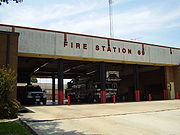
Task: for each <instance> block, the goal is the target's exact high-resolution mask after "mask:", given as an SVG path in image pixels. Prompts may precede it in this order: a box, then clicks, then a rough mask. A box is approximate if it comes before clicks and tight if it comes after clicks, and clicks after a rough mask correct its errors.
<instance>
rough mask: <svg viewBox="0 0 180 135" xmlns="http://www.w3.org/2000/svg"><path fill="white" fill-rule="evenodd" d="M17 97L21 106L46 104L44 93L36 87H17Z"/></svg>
mask: <svg viewBox="0 0 180 135" xmlns="http://www.w3.org/2000/svg"><path fill="white" fill-rule="evenodd" d="M17 97H18V100H19V101H20V102H21V104H36V103H37V104H40V103H43V104H44V105H45V104H46V93H45V91H42V89H41V87H40V86H38V85H26V86H18V87H17Z"/></svg>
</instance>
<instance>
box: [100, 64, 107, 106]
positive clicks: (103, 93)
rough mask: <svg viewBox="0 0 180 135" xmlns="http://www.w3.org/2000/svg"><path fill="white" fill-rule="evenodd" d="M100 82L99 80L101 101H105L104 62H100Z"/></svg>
mask: <svg viewBox="0 0 180 135" xmlns="http://www.w3.org/2000/svg"><path fill="white" fill-rule="evenodd" d="M100 82H101V103H106V70H105V63H104V62H102V63H100Z"/></svg>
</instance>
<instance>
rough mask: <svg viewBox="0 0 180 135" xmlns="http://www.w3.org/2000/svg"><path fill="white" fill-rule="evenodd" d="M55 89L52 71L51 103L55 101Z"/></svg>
mask: <svg viewBox="0 0 180 135" xmlns="http://www.w3.org/2000/svg"><path fill="white" fill-rule="evenodd" d="M55 91H56V89H55V74H54V72H53V75H52V102H53V104H54V103H55V101H56V93H55Z"/></svg>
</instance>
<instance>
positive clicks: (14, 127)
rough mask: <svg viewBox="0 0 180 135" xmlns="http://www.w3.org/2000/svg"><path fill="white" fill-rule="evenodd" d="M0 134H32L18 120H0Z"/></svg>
mask: <svg viewBox="0 0 180 135" xmlns="http://www.w3.org/2000/svg"><path fill="white" fill-rule="evenodd" d="M0 135H32V134H31V132H30V131H29V130H27V129H26V128H25V127H23V126H22V125H21V123H20V122H19V121H10V122H0Z"/></svg>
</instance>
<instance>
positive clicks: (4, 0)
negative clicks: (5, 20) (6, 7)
mask: <svg viewBox="0 0 180 135" xmlns="http://www.w3.org/2000/svg"><path fill="white" fill-rule="evenodd" d="M9 1H14V2H16V3H19V2H22V1H23V0H0V5H1V4H2V3H6V4H8V3H9Z"/></svg>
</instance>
